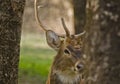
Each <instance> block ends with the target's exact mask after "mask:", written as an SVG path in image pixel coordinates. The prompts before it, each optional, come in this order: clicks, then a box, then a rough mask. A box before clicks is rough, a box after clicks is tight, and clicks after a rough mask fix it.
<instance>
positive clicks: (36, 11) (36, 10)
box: [34, 0, 47, 31]
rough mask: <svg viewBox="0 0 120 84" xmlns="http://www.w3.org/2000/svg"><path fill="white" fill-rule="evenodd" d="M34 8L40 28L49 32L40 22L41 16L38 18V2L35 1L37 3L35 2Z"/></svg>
mask: <svg viewBox="0 0 120 84" xmlns="http://www.w3.org/2000/svg"><path fill="white" fill-rule="evenodd" d="M34 7H35V18H36V21H37V22H38V24H39V26H40V27H41V28H42V29H43V30H44V31H47V29H46V28H45V26H44V25H43V24H42V22H41V21H40V19H39V16H38V9H37V0H35V2H34ZM39 7H40V6H39Z"/></svg>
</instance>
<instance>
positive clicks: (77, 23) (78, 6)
mask: <svg viewBox="0 0 120 84" xmlns="http://www.w3.org/2000/svg"><path fill="white" fill-rule="evenodd" d="M73 10H74V27H75V34H79V33H80V32H83V29H84V26H85V22H86V0H73Z"/></svg>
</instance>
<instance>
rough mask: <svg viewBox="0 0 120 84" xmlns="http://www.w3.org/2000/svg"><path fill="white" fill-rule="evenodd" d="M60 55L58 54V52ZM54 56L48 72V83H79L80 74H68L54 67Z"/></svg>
mask: <svg viewBox="0 0 120 84" xmlns="http://www.w3.org/2000/svg"><path fill="white" fill-rule="evenodd" d="M59 55H60V54H59ZM56 62H57V61H56V57H55V59H54V61H53V64H52V67H51V72H50V74H49V82H50V83H49V84H80V80H81V78H80V75H79V74H76V75H70V74H68V73H63V72H62V71H60V70H57V69H56V66H55V65H56Z"/></svg>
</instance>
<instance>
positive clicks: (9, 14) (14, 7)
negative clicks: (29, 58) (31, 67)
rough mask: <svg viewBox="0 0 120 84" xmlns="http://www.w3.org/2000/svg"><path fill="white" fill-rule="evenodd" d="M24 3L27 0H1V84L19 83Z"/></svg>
mask: <svg viewBox="0 0 120 84" xmlns="http://www.w3.org/2000/svg"><path fill="white" fill-rule="evenodd" d="M24 5H25V0H0V84H17V83H18V63H19V52H20V36H21V23H22V15H23V9H24Z"/></svg>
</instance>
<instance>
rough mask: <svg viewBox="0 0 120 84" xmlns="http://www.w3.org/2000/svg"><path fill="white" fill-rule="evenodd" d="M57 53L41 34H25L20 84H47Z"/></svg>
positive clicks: (21, 57) (22, 42) (22, 46)
mask: <svg viewBox="0 0 120 84" xmlns="http://www.w3.org/2000/svg"><path fill="white" fill-rule="evenodd" d="M54 56H55V51H53V50H52V49H51V48H49V46H48V45H47V43H46V41H45V36H43V35H41V34H39V33H31V34H24V35H22V38H21V52H20V62H19V84H45V81H46V79H47V75H48V73H49V70H50V65H51V63H52V60H53V57H54Z"/></svg>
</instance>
